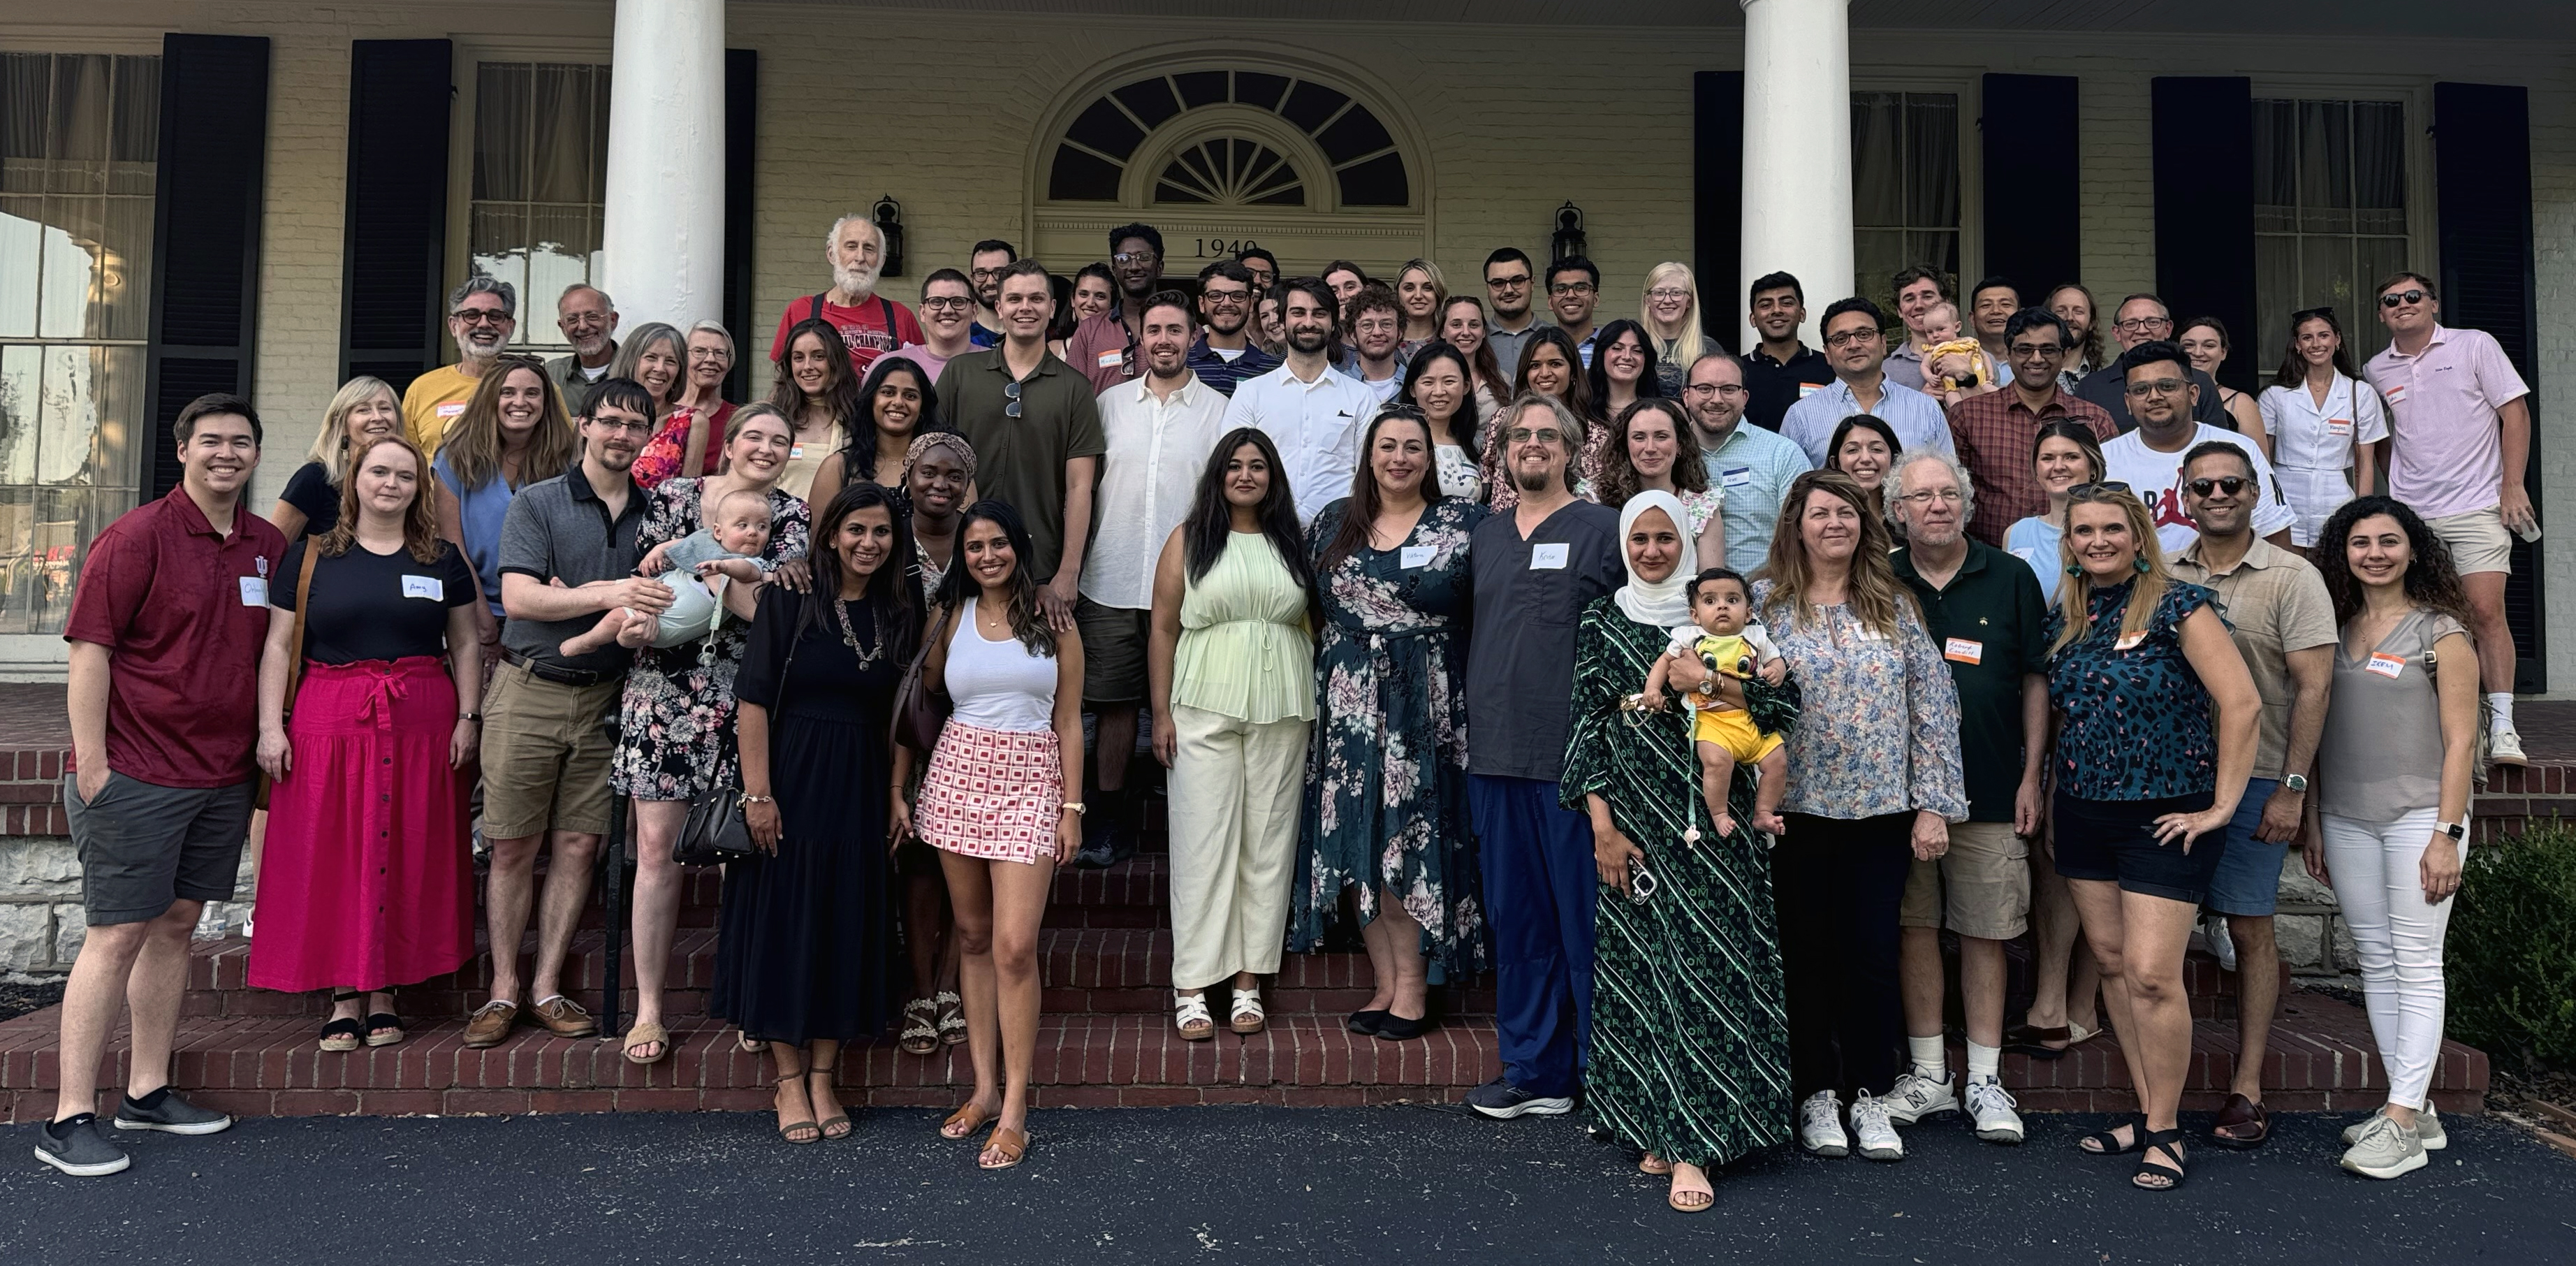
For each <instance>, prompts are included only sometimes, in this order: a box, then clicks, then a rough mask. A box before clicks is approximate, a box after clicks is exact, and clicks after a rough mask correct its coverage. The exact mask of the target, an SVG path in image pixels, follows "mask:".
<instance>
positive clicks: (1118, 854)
mask: <svg viewBox="0 0 2576 1266" xmlns="http://www.w3.org/2000/svg"><path fill="white" fill-rule="evenodd" d="M1130 795H1132V793H1129V792H1109V791H1103V792H1099V793H1096V795H1095V797H1094V798H1095V799H1096V800H1098V801H1099V803H1098V804H1097V805H1096V806H1095V807H1094V809H1093V811H1092V813H1091V815H1090V819H1089V820H1088V821H1086V822H1084V823H1083V832H1082V849H1081V851H1079V852H1077V853H1075V854H1074V855H1073V864H1074V865H1076V866H1080V867H1082V868H1084V869H1086V870H1101V869H1104V868H1106V867H1110V866H1115V865H1117V864H1118V863H1120V862H1123V861H1125V860H1127V859H1128V858H1130V857H1134V856H1135V855H1136V828H1135V827H1134V825H1133V824H1131V823H1129V822H1128V820H1127V806H1128V804H1129V803H1130V800H1129V797H1130Z"/></svg>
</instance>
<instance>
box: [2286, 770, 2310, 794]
mask: <svg viewBox="0 0 2576 1266" xmlns="http://www.w3.org/2000/svg"><path fill="white" fill-rule="evenodd" d="M2281 789H2282V790H2284V791H2296V792H2301V793H2304V792H2306V791H2307V789H2308V776H2307V775H2306V774H2292V775H2290V776H2289V777H2287V778H2284V779H2282V780H2281Z"/></svg>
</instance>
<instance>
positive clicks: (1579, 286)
mask: <svg viewBox="0 0 2576 1266" xmlns="http://www.w3.org/2000/svg"><path fill="white" fill-rule="evenodd" d="M1593 289H1594V287H1593V285H1592V283H1591V282H1588V281H1560V282H1558V283H1556V284H1555V285H1553V286H1550V287H1548V288H1547V292H1548V293H1549V294H1552V295H1588V294H1590V293H1592V291H1593Z"/></svg>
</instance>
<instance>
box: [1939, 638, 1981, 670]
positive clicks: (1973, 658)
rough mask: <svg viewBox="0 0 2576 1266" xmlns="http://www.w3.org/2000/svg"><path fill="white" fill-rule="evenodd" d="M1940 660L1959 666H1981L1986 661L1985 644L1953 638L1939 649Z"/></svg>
mask: <svg viewBox="0 0 2576 1266" xmlns="http://www.w3.org/2000/svg"><path fill="white" fill-rule="evenodd" d="M1941 658H1943V659H1946V660H1952V661H1954V662H1957V663H1961V664H1982V663H1984V662H1985V660H1986V644H1985V643H1983V642H1971V641H1969V640H1968V639H1966V638H1964V637H1954V638H1951V639H1949V643H1948V644H1947V645H1945V646H1943V647H1942V648H1941Z"/></svg>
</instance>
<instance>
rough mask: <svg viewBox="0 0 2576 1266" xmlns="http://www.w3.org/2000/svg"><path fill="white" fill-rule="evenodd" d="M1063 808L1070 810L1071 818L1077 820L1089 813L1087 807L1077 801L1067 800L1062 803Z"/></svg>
mask: <svg viewBox="0 0 2576 1266" xmlns="http://www.w3.org/2000/svg"><path fill="white" fill-rule="evenodd" d="M1064 807H1065V808H1066V809H1068V810H1070V811H1071V812H1072V813H1073V816H1075V817H1077V818H1078V817H1081V816H1083V815H1084V814H1086V813H1089V812H1090V811H1091V810H1090V807H1089V806H1087V805H1085V804H1083V803H1082V802H1081V801H1079V800H1067V801H1065V802H1064Z"/></svg>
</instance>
